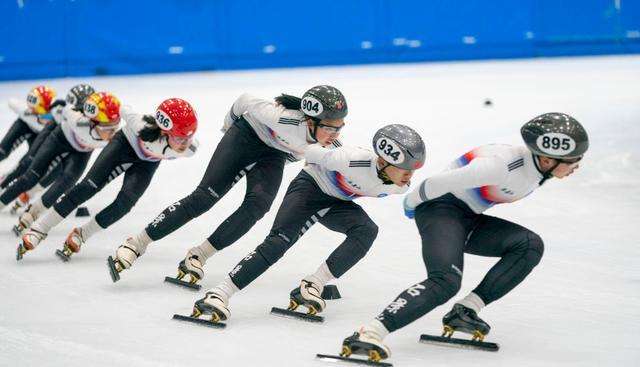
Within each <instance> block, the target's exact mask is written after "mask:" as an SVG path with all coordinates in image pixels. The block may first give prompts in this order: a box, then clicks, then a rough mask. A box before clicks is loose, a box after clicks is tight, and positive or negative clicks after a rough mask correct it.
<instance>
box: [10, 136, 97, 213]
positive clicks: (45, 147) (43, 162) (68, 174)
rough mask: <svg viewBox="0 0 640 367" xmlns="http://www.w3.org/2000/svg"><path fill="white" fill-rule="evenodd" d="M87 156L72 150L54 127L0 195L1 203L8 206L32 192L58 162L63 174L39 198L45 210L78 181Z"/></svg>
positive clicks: (88, 153)
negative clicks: (21, 195) (22, 195)
mask: <svg viewBox="0 0 640 367" xmlns="http://www.w3.org/2000/svg"><path fill="white" fill-rule="evenodd" d="M90 157H91V152H78V151H77V150H75V149H74V148H73V147H72V146H71V145H70V144H69V142H68V141H67V138H66V137H65V136H64V133H63V132H62V128H61V127H60V126H57V127H56V128H55V129H54V130H53V131H52V132H51V133H50V134H49V136H48V137H47V138H46V140H45V141H44V142H43V143H42V146H41V147H40V149H38V151H37V152H36V155H35V157H34V158H33V161H32V162H31V165H30V166H29V168H28V169H27V171H26V172H25V173H24V174H23V175H22V176H20V177H18V178H17V179H15V180H14V181H13V182H11V183H10V184H9V186H7V189H6V190H5V191H4V193H2V195H0V202H2V203H3V204H4V205H7V204H9V203H10V202H11V201H13V200H14V199H15V198H17V197H18V195H20V194H21V193H23V192H26V191H28V190H29V189H31V188H32V187H33V186H35V185H36V184H37V183H38V181H39V180H40V179H42V178H43V177H44V175H45V174H46V173H47V172H48V171H49V167H50V166H51V164H52V163H56V162H57V163H58V164H61V165H62V171H61V173H60V174H59V175H58V176H57V177H56V179H55V181H54V183H53V184H51V186H50V187H49V189H48V190H47V191H46V192H45V193H44V194H43V195H42V197H41V199H42V203H43V204H44V206H45V207H46V208H48V207H50V206H51V205H53V203H54V202H55V201H56V200H57V199H58V198H59V197H60V196H61V195H62V194H63V193H64V192H65V191H66V190H67V189H69V188H70V187H71V186H73V184H75V182H76V181H77V180H78V179H79V178H80V176H81V175H82V172H83V171H84V169H85V167H86V166H87V163H88V162H89V158H90Z"/></svg>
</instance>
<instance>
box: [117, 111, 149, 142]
mask: <svg viewBox="0 0 640 367" xmlns="http://www.w3.org/2000/svg"><path fill="white" fill-rule="evenodd" d="M120 117H121V118H122V119H123V120H124V121H125V122H126V123H127V126H128V127H129V129H131V132H133V133H134V134H136V135H137V134H138V132H139V131H140V130H142V128H144V124H145V122H144V120H142V117H143V115H141V114H139V113H137V112H135V111H134V110H133V108H131V106H129V105H125V106H122V107H120Z"/></svg>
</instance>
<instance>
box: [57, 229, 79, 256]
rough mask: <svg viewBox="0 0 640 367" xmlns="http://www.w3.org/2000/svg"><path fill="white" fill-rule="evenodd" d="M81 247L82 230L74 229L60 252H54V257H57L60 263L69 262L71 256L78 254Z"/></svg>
mask: <svg viewBox="0 0 640 367" xmlns="http://www.w3.org/2000/svg"><path fill="white" fill-rule="evenodd" d="M82 245H84V238H83V237H82V229H80V228H74V229H73V230H72V231H71V233H69V235H68V236H67V239H66V240H65V241H64V246H63V247H62V250H56V255H58V256H59V257H60V259H62V261H65V262H66V261H69V260H70V259H71V255H73V254H74V253H76V252H79V251H80V247H82Z"/></svg>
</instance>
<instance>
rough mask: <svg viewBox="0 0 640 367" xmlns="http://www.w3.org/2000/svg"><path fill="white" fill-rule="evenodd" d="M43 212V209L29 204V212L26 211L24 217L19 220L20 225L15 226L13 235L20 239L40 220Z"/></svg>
mask: <svg viewBox="0 0 640 367" xmlns="http://www.w3.org/2000/svg"><path fill="white" fill-rule="evenodd" d="M41 212H42V209H41V208H39V207H38V206H37V205H33V204H29V206H28V207H27V210H25V212H24V213H22V215H21V216H20V218H19V219H18V224H17V225H15V226H13V233H14V234H15V235H16V236H18V237H19V236H20V235H21V234H22V232H24V231H25V230H26V229H28V228H29V227H31V225H32V224H33V222H35V221H36V220H37V219H38V217H39V216H40V213H41Z"/></svg>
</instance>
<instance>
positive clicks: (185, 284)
mask: <svg viewBox="0 0 640 367" xmlns="http://www.w3.org/2000/svg"><path fill="white" fill-rule="evenodd" d="M164 281H165V282H167V283H171V284H175V285H179V286H181V287H185V288H190V289H194V290H196V291H199V290H200V288H202V286H201V285H200V284H192V283H189V282H185V281H184V280H180V279H178V278H172V277H164Z"/></svg>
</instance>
